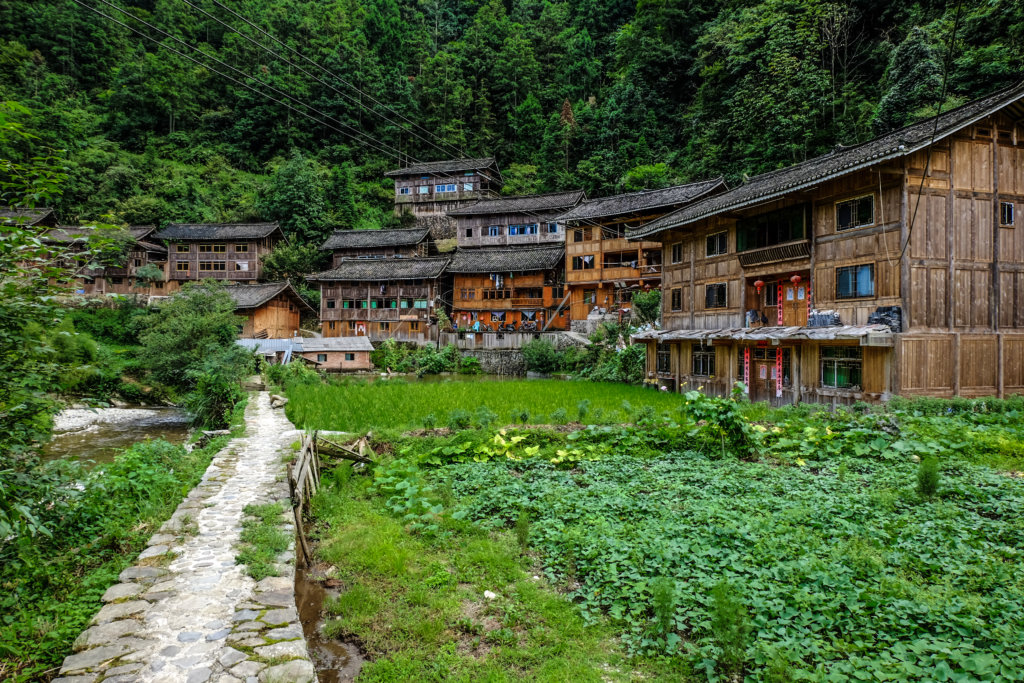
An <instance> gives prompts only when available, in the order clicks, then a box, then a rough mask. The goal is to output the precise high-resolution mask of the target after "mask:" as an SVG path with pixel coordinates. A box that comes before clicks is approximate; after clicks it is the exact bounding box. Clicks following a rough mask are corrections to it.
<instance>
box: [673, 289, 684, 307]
mask: <svg viewBox="0 0 1024 683" xmlns="http://www.w3.org/2000/svg"><path fill="white" fill-rule="evenodd" d="M672 310H673V311H681V310H683V290H682V289H679V288H678V287H677V288H676V289H673V290H672Z"/></svg>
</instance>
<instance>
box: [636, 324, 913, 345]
mask: <svg viewBox="0 0 1024 683" xmlns="http://www.w3.org/2000/svg"><path fill="white" fill-rule="evenodd" d="M632 339H633V341H635V342H648V341H656V342H658V343H661V344H664V343H668V342H677V341H697V342H704V341H713V340H715V339H721V340H728V341H737V342H763V341H771V342H775V343H780V342H783V341H841V340H849V341H859V342H860V345H861V346H893V343H894V342H893V333H892V330H891V329H889V327H887V326H886V325H839V326H836V327H732V328H723V329H716V330H707V329H701V330H648V331H645V332H640V333H638V334H635V335H633V337H632Z"/></svg>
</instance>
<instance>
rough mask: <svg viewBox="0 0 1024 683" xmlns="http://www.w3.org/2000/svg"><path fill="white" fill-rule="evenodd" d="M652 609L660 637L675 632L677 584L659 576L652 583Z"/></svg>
mask: <svg viewBox="0 0 1024 683" xmlns="http://www.w3.org/2000/svg"><path fill="white" fill-rule="evenodd" d="M651 608H652V609H653V610H654V627H655V630H656V632H657V633H658V634H659V635H663V636H664V635H667V634H668V633H670V632H671V631H672V630H673V628H672V627H673V624H674V622H675V612H676V582H675V581H673V580H672V579H671V578H669V577H667V576H659V577H658V578H656V579H654V581H652V582H651Z"/></svg>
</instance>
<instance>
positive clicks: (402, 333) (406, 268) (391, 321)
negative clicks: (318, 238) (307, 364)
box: [309, 257, 448, 343]
mask: <svg viewBox="0 0 1024 683" xmlns="http://www.w3.org/2000/svg"><path fill="white" fill-rule="evenodd" d="M447 265H448V259H447V258H446V257H441V258H417V259H397V258H393V259H342V260H341V261H340V262H339V263H338V264H337V265H336V266H335V267H334V268H333V269H332V270H329V271H326V272H323V273H319V274H317V275H313V276H311V277H310V278H309V280H310V282H316V283H319V285H320V324H321V332H322V334H323V336H324V337H354V336H360V337H363V336H365V337H369V338H370V339H371V340H373V341H383V340H385V339H395V340H397V341H404V342H415V343H426V342H430V341H433V340H436V339H437V310H436V308H437V307H439V306H443V304H442V303H441V298H440V293H441V292H440V290H441V283H442V278H443V275H444V270H445V266H447Z"/></svg>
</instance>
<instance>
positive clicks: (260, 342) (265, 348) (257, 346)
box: [235, 337, 302, 354]
mask: <svg viewBox="0 0 1024 683" xmlns="http://www.w3.org/2000/svg"><path fill="white" fill-rule="evenodd" d="M235 343H236V344H238V345H239V346H242V347H244V348H247V349H249V350H250V351H258V352H259V353H260V354H270V353H280V352H283V351H287V350H288V349H292V351H300V350H301V349H302V338H301V337H293V338H290V339H236V340H235Z"/></svg>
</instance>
